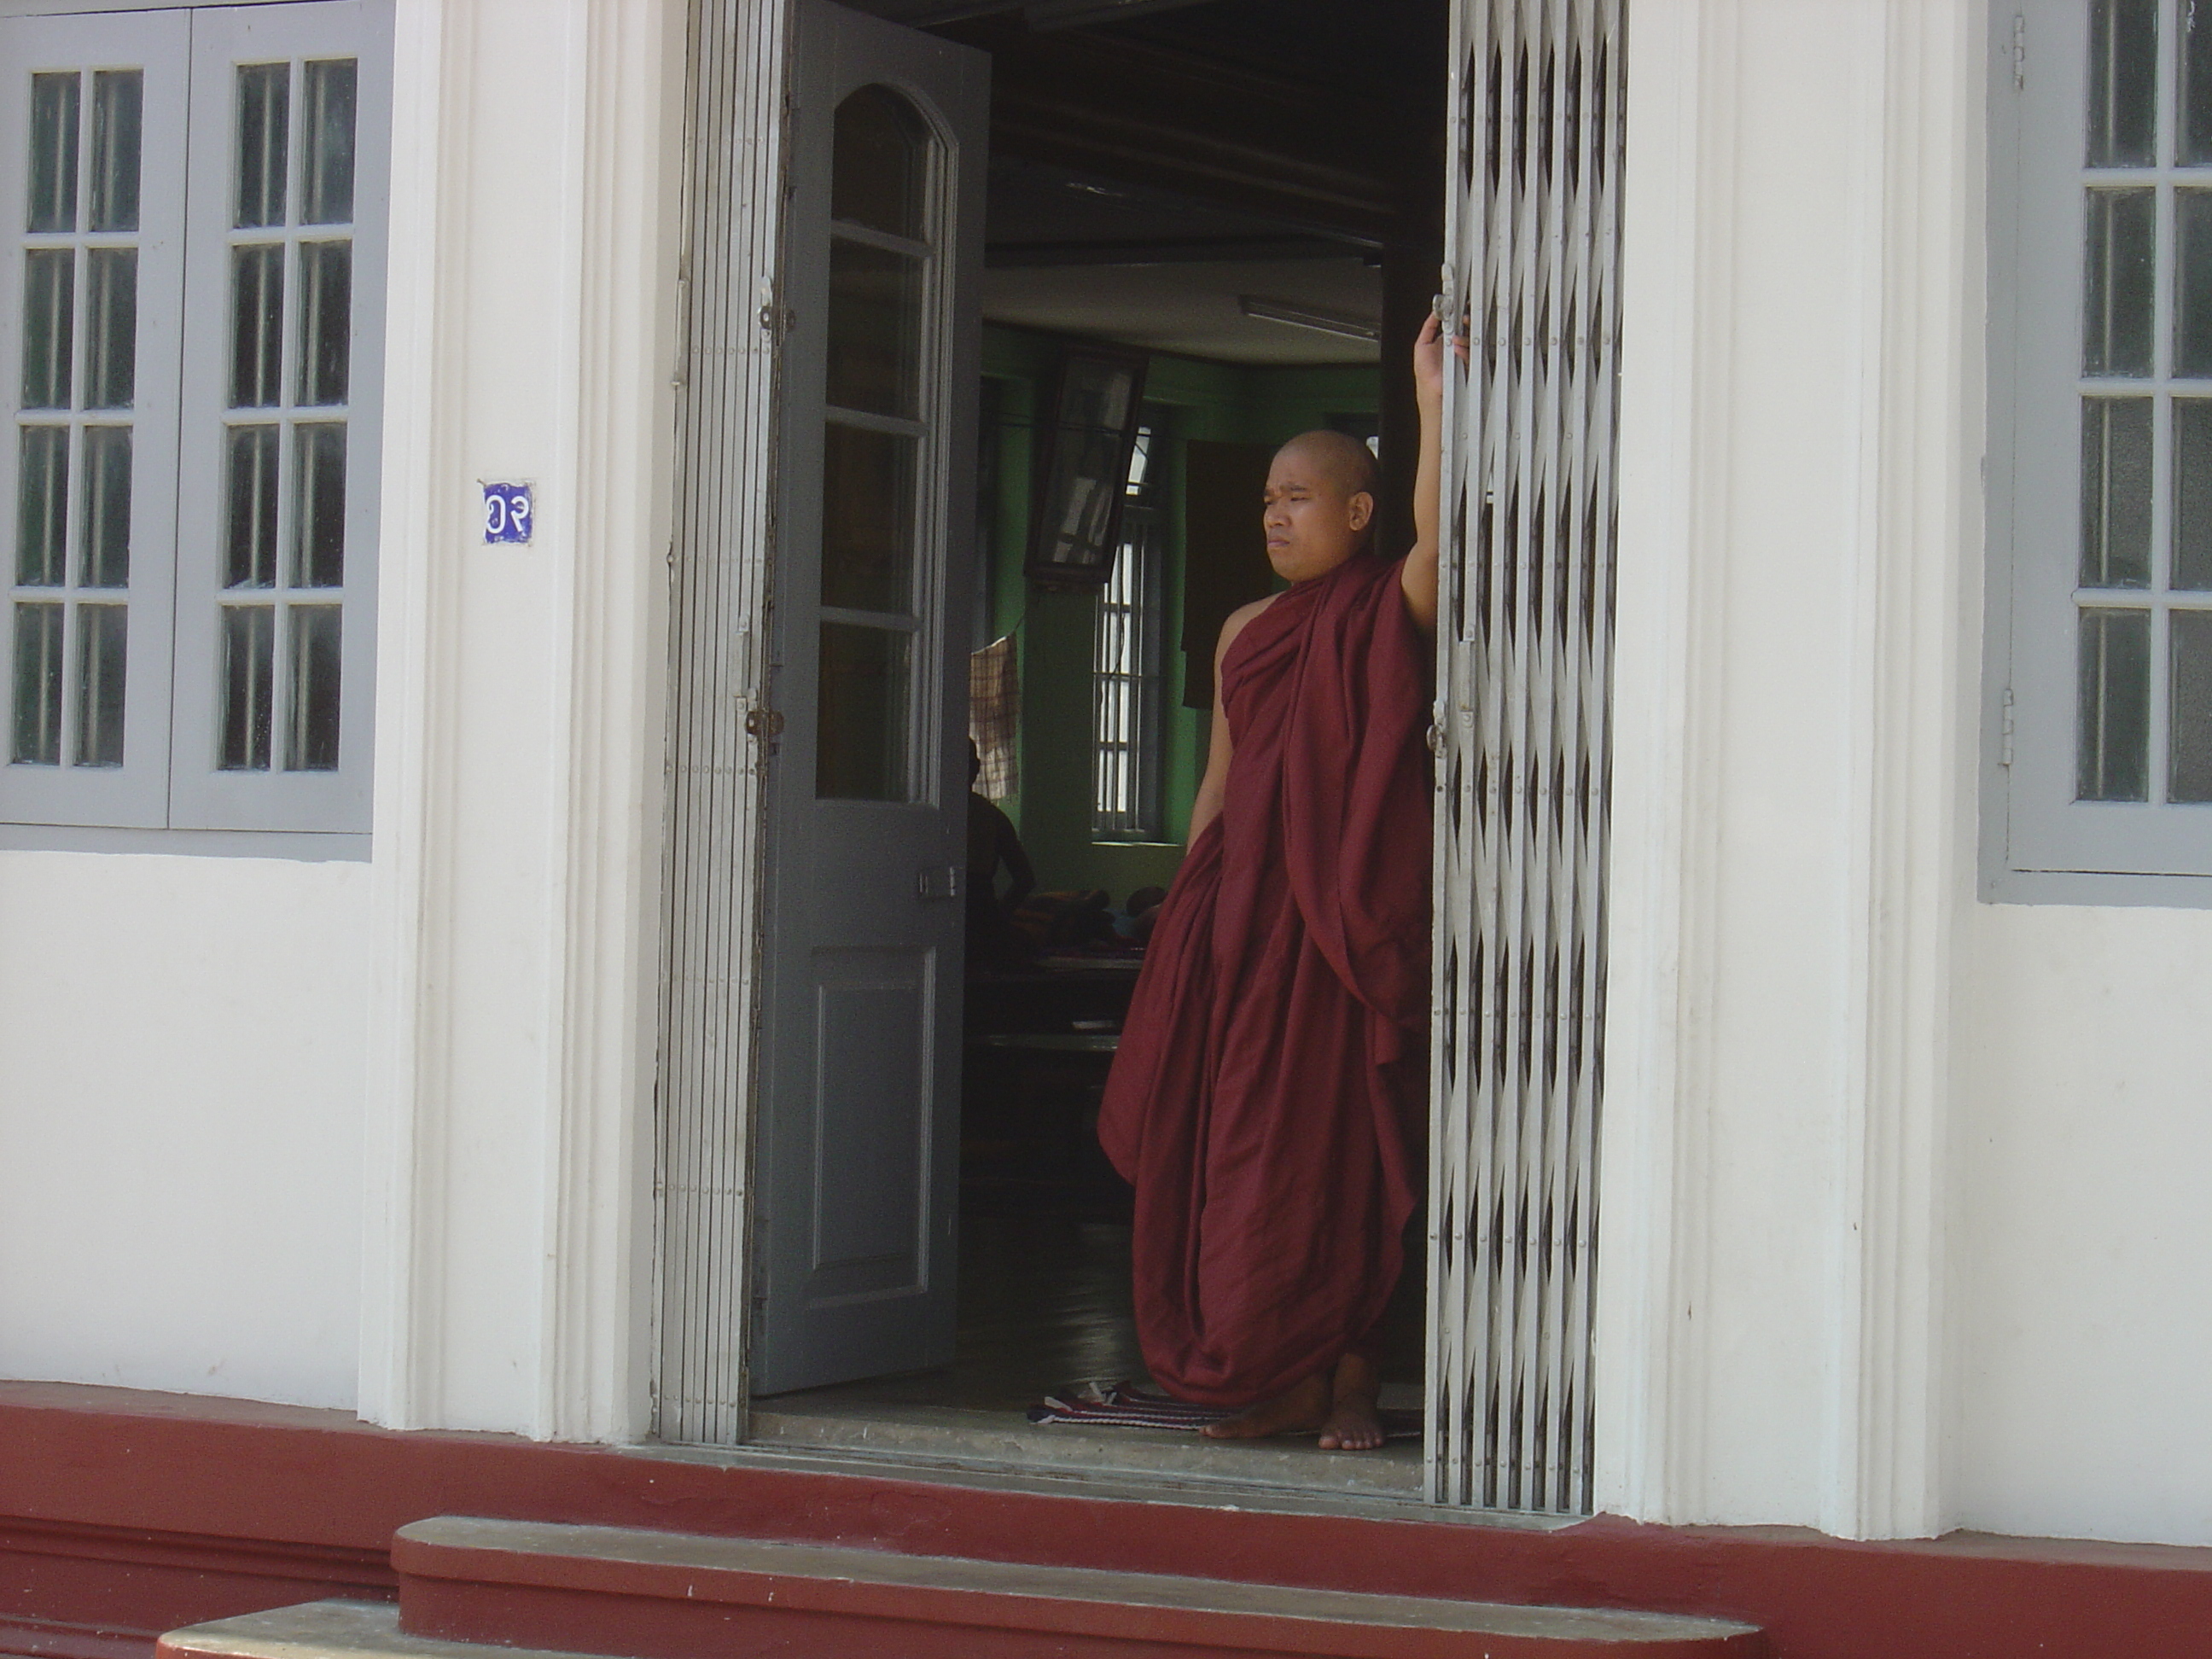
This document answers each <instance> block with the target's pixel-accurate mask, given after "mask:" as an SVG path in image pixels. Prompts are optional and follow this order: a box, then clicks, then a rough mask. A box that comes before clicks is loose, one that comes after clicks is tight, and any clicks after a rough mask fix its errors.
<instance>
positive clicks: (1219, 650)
mask: <svg viewBox="0 0 2212 1659" xmlns="http://www.w3.org/2000/svg"><path fill="white" fill-rule="evenodd" d="M1280 597H1281V596H1280V595H1279V594H1275V593H1270V594H1268V595H1267V598H1266V599H1255V600H1253V601H1252V603H1251V604H1249V605H1238V606H1237V608H1236V609H1235V610H1234V611H1231V612H1230V613H1229V620H1228V621H1227V622H1225V623H1222V624H1221V642H1220V643H1219V644H1218V645H1217V646H1215V647H1213V656H1214V660H1215V661H1217V662H1218V661H1219V660H1220V659H1222V658H1223V657H1224V656H1226V655H1227V654H1228V652H1229V647H1230V645H1231V642H1232V641H1235V639H1236V638H1237V635H1239V634H1242V633H1243V631H1244V626H1245V624H1246V623H1249V622H1250V621H1251V620H1252V618H1253V617H1256V616H1258V615H1259V614H1260V613H1261V611H1265V610H1266V609H1267V607H1268V606H1269V605H1273V604H1274V602H1275V601H1276V599H1279V598H1280Z"/></svg>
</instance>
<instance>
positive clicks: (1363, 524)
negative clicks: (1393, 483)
mask: <svg viewBox="0 0 2212 1659" xmlns="http://www.w3.org/2000/svg"><path fill="white" fill-rule="evenodd" d="M1345 505H1346V508H1347V511H1346V521H1347V522H1348V523H1350V525H1351V526H1352V529H1353V530H1354V531H1355V532H1356V531H1361V530H1364V529H1366V528H1367V526H1368V525H1369V524H1370V523H1371V522H1372V521H1373V520H1374V518H1375V498H1374V497H1373V496H1372V495H1369V494H1368V493H1367V492H1366V491H1365V490H1364V489H1363V490H1361V491H1359V492H1358V494H1357V495H1353V496H1352V499H1351V501H1347V502H1346V504H1345Z"/></svg>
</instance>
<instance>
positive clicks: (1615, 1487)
mask: <svg viewBox="0 0 2212 1659" xmlns="http://www.w3.org/2000/svg"><path fill="white" fill-rule="evenodd" d="M1983 28H1984V21H1983V13H1982V9H1981V8H1979V7H1978V5H1976V4H1974V3H1972V0H1826V3H1806V4H1799V5H1791V6H1773V5H1770V4H1765V3H1747V0H1638V3H1637V4H1636V6H1635V7H1634V8H1633V9H1632V33H1631V39H1630V46H1629V82H1630V91H1629V124H1630V137H1629V166H1628V171H1627V175H1626V182H1627V191H1628V196H1627V215H1628V224H1627V230H1626V271H1625V278H1624V284H1625V285H1624V294H1625V298H1626V324H1625V329H1626V339H1625V346H1624V354H1623V391H1624V404H1625V407H1624V416H1623V428H1622V433H1623V436H1622V444H1623V452H1622V501H1621V523H1622V529H1621V545H1620V593H1619V629H1620V634H1619V638H1620V644H1619V649H1618V657H1617V667H1616V675H1617V678H1616V688H1615V695H1616V700H1617V706H1618V708H1620V725H1619V727H1618V737H1617V747H1616V758H1615V772H1614V828H1613V835H1614V842H1613V845H1614V849H1615V850H1614V863H1613V881H1614V887H1613V944H1612V975H1613V976H1612V982H1611V995H1610V1000H1609V1003H1608V1038H1609V1045H1610V1046H1609V1051H1608V1067H1607V1122H1606V1131H1605V1162H1604V1170H1603V1186H1602V1191H1603V1194H1604V1212H1603V1219H1602V1223H1601V1227H1602V1242H1601V1255H1600V1260H1601V1264H1602V1265H1601V1274H1600V1297H1601V1302H1600V1326H1599V1352H1600V1383H1599V1400H1598V1404H1599V1411H1600V1418H1599V1424H1600V1434H1599V1460H1600V1470H1601V1476H1600V1492H1599V1497H1600V1502H1601V1507H1604V1508H1607V1509H1611V1510H1618V1511H1620V1512H1625V1513H1627V1514H1631V1515H1634V1516H1638V1517H1641V1518H1644V1519H1650V1520H1656V1521H1671V1522H1697V1521H1714V1522H1796V1523H1800V1524H1810V1525H1815V1526H1819V1527H1821V1528H1825V1529H1826V1530H1828V1531H1831V1532H1834V1533H1838V1534H1844V1535H1849V1536H1858V1537H1881V1536H1905V1535H1915V1534H1926V1533H1929V1532H1933V1531H1936V1530H1939V1529H1941V1528H1942V1525H1943V1524H1944V1516H1943V1510H1942V1479H1941V1476H1942V1460H1943V1455H1944V1442H1945V1438H1946V1419H1945V1404H1944V1378H1943V1366H1942V1336H1941V1332H1942V1324H1941V1322H1942V1283H1943V1278H1944V1272H1945V1269H1944V1263H1943V1255H1942V1220H1943V1195H1944V1184H1945V1173H1944V1170H1945V1160H1944V1146H1943V1139H1944V1119H1945V1112H1946V1107H1947V1102H1948V1096H1949V1093H1950V1069H1951V1058H1950V1037H1949V1029H1950V1028H1949V1013H1950V1009H1951V1006H1952V1004H1953V1000H1954V988H1955V987H1954V980H1955V975H1956V971H1957V970H1956V967H1955V963H1954V932H1955V928H1956V926H1957V923H1958V919H1959V918H1960V915H1961V913H1962V910H1963V908H1964V907H1965V906H1966V905H1969V904H1971V903H1972V885H1971V875H1972V851H1971V836H1972V823H1973V817H1972V774H1973V767H1972V754H1973V750H1972V729H1973V728H1972V718H1973V715H1972V710H1973V707H1974V699H1973V696H1972V677H1973V672H1974V667H1975V664H1976V662H1977V660H1978V628H1979V623H1980V609H1979V603H1978V595H1979V586H1978V583H1979V570H1980V552H1979V535H1980V525H1979V512H1978V490H1979V483H1978V455H1979V446H1980V429H1981V408H1980V395H1981V393H1980V380H1979V374H1980V347H1979V341H1980V329H1981V314H1980V313H1981V301H1980V289H1979V282H1980V271H1979V264H1978V246H1979V243H1978V237H1979V234H1980V232H1979V225H1980V220H1981V207H1980V195H1981V192H1980V172H1979V167H1980V132H1981V120H1982V116H1981V108H1982V79H1981V77H1982V75H1983V73H1984V58H1983V54H1982V51H1981V45H1980V43H1981V40H1982V38H1983V35H1982V31H1983Z"/></svg>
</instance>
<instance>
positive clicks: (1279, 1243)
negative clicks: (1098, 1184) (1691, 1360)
mask: <svg viewBox="0 0 2212 1659" xmlns="http://www.w3.org/2000/svg"><path fill="white" fill-rule="evenodd" d="M1454 344H1455V347H1458V343H1457V342H1454ZM1443 348H1444V341H1443V336H1442V332H1441V330H1440V328H1439V325H1437V322H1436V320H1435V319H1433V318H1432V319H1430V322H1429V324H1428V326H1427V327H1426V328H1425V329H1424V330H1423V331H1422V334H1421V337H1420V340H1419V343H1417V344H1416V346H1415V347H1414V353H1413V358H1414V362H1413V368H1414V379H1415V385H1416V387H1417V390H1418V392H1419V402H1420V411H1421V451H1420V465H1419V477H1418V479H1417V482H1416V485H1415V495H1414V500H1413V520H1414V529H1415V540H1414V544H1413V549H1412V550H1411V551H1410V552H1408V553H1407V554H1406V556H1404V557H1402V558H1400V559H1395V560H1392V559H1389V558H1386V557H1383V556H1379V555H1378V554H1377V553H1376V551H1375V550H1374V549H1373V548H1372V547H1371V545H1370V543H1371V540H1372V537H1371V533H1370V532H1371V529H1372V526H1373V522H1374V517H1375V505H1376V489H1377V485H1378V474H1377V469H1376V465H1375V460H1374V458H1373V456H1372V455H1370V453H1369V452H1368V450H1367V448H1366V447H1365V446H1364V445H1363V444H1361V443H1359V442H1358V441H1357V440H1356V439H1352V438H1349V437H1346V435H1343V434H1341V433H1337V432H1310V433H1307V434H1305V435H1304V436H1302V437H1297V438H1293V439H1292V440H1291V441H1290V442H1289V443H1287V444H1285V445H1284V446H1283V447H1282V449H1281V451H1280V452H1279V453H1278V454H1277V455H1276V457H1275V459H1274V464H1273V468H1272V470H1271V471H1270V472H1269V474H1268V478H1267V501H1266V508H1265V524H1266V529H1267V556H1268V559H1269V561H1270V562H1272V563H1273V566H1274V568H1275V571H1276V574H1279V575H1280V576H1282V577H1283V578H1285V580H1288V581H1289V583H1290V584H1291V586H1289V588H1288V589H1287V590H1286V591H1285V592H1279V593H1276V594H1274V595H1273V596H1272V597H1271V598H1268V599H1262V600H1260V601H1258V602H1256V603H1255V604H1252V605H1246V606H1245V607H1243V609H1242V610H1240V611H1237V612H1236V613H1235V614H1233V615H1232V616H1231V617H1230V618H1229V620H1228V622H1227V623H1225V625H1224V626H1223V628H1222V630H1221V640H1220V644H1219V646H1218V647H1217V650H1216V654H1215V659H1214V660H1215V684H1216V687H1217V690H1216V695H1215V702H1214V712H1213V735H1212V746H1211V748H1210V750H1208V754H1207V758H1206V776H1205V779H1204V781H1202V782H1201V783H1200V786H1199V790H1198V796H1197V800H1196V802H1195V804H1194V807H1193V809H1192V812H1191V840H1190V847H1189V850H1188V854H1186V855H1185V857H1184V860H1183V864H1182V870H1181V871H1180V872H1178V873H1177V875H1176V879H1175V884H1174V885H1173V886H1172V887H1171V888H1170V890H1169V892H1168V896H1167V901H1166V902H1165V903H1164V905H1163V906H1162V907H1161V908H1160V911H1159V915H1158V922H1157V925H1156V926H1155V927H1154V929H1153V932H1152V939H1151V943H1150V945H1149V948H1148V949H1147V951H1146V961H1145V967H1144V971H1143V974H1142V975H1141V976H1140V977H1139V980H1138V982H1137V987H1136V991H1135V994H1134V998H1133V1001H1132V1004H1131V1006H1130V1010H1129V1014H1128V1018H1127V1022H1126V1023H1125V1024H1124V1027H1123V1031H1122V1036H1121V1047H1120V1049H1119V1052H1118V1053H1117V1054H1116V1055H1115V1064H1114V1070H1113V1073H1112V1075H1111V1077H1110V1078H1109V1080H1108V1083H1107V1087H1106V1095H1105V1099H1104V1102H1103V1106H1102V1109H1101V1110H1100V1114H1099V1122H1098V1133H1099V1139H1100V1140H1101V1141H1102V1142H1103V1145H1104V1146H1105V1150H1106V1153H1107V1156H1108V1157H1109V1158H1111V1159H1112V1160H1113V1163H1114V1165H1115V1168H1116V1169H1117V1170H1120V1171H1121V1174H1122V1176H1124V1177H1125V1178H1126V1179H1127V1180H1128V1181H1129V1182H1130V1183H1131V1184H1132V1185H1133V1187H1134V1188H1136V1194H1137V1196H1136V1215H1135V1227H1134V1233H1133V1255H1134V1267H1133V1273H1134V1280H1135V1283H1134V1291H1135V1304H1136V1315H1137V1328H1138V1334H1139V1337H1140V1339H1141V1340H1142V1341H1143V1344H1144V1352H1145V1359H1146V1365H1147V1366H1148V1367H1149V1369H1150V1370H1151V1372H1152V1379H1153V1381H1154V1382H1155V1383H1158V1385H1160V1386H1161V1387H1162V1388H1164V1389H1166V1390H1167V1391H1168V1392H1169V1393H1170V1394H1172V1395H1176V1397H1178V1398H1180V1399H1183V1400H1188V1401H1195V1402H1198V1403H1201V1404H1206V1405H1216V1406H1231V1407H1239V1408H1241V1409H1240V1410H1239V1411H1238V1413H1237V1415H1235V1416H1233V1417H1231V1418H1229V1419H1226V1420H1225V1421H1224V1422H1221V1423H1218V1424H1216V1425H1213V1426H1212V1427H1211V1428H1209V1429H1208V1430H1207V1431H1206V1432H1207V1433H1208V1434H1211V1435H1213V1436H1216V1437H1223V1438H1249V1437H1258V1436H1263V1435H1271V1434H1279V1433H1288V1432H1297V1431H1312V1430H1319V1431H1320V1432H1321V1444H1322V1446H1323V1447H1324V1448H1328V1449H1343V1450H1364V1449H1370V1448H1372V1447H1375V1446H1379V1445H1381V1444H1382V1443H1383V1429H1382V1426H1381V1424H1380V1421H1379V1420H1378V1416H1377V1412H1376V1388H1377V1363H1376V1362H1377V1358H1378V1356H1377V1352H1376V1347H1377V1344H1376V1335H1377V1327H1378V1325H1379V1324H1380V1322H1381V1320H1382V1317H1383V1310H1384V1308H1385V1306H1386V1304H1388V1303H1389V1299H1390V1293H1391V1291H1392V1289H1393V1288H1394V1286H1395V1285H1396V1283H1397V1279H1398V1275H1399V1272H1400V1269H1401V1267H1402V1266H1403V1255H1404V1250H1403V1245H1402V1243H1401V1238H1402V1235H1403V1232H1404V1230H1405V1226H1406V1223H1407V1218H1408V1217H1410V1216H1411V1214H1412V1213H1413V1206H1414V1201H1415V1194H1416V1189H1417V1184H1418V1177H1417V1175H1416V1162H1415V1159H1416V1150H1415V1149H1416V1147H1417V1145H1418V1142H1419V1128H1420V1120H1421V1116H1422V1112H1423V1106H1424V1103H1425V1098H1426V1090H1425V1077H1426V1066H1427V1059H1428V1027H1429V974H1428V949H1429V929H1430V898H1429V867H1430V866H1429V860H1430V846H1429V817H1430V787H1431V786H1430V770H1429V756H1428V751H1427V749H1426V746H1425V741H1424V739H1425V733H1426V731H1427V727H1428V723H1429V707H1430V702H1431V696H1432V695H1433V693H1432V690H1431V676H1432V669H1431V660H1432V658H1431V651H1432V643H1433V640H1434V636H1435V631H1436V617H1437V495H1438V483H1437V460H1438V447H1439V443H1440V435H1441V428H1442V424H1443V414H1442V404H1443ZM1458 349H1460V351H1461V355H1462V357H1463V356H1464V348H1463V347H1458Z"/></svg>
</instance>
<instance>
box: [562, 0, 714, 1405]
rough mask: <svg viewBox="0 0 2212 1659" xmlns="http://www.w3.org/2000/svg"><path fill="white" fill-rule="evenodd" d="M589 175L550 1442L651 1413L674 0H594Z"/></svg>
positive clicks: (587, 108) (583, 56)
mask: <svg viewBox="0 0 2212 1659" xmlns="http://www.w3.org/2000/svg"><path fill="white" fill-rule="evenodd" d="M575 21H576V33H577V35H578V40H577V52H578V61H579V63H580V64H581V65H582V66H583V68H584V70H585V71H586V80H585V83H584V85H583V88H582V89H581V90H582V98H581V100H580V101H581V107H582V111H583V117H584V118H583V122H582V124H581V131H580V133H579V134H578V149H579V152H580V154H579V155H578V156H577V158H576V171H577V174H578V177H579V179H580V185H581V186H582V187H581V190H580V192H579V196H580V199H579V202H578V213H577V220H578V224H577V246H578V247H579V249H580V254H581V258H580V262H579V263H580V270H579V273H578V274H579V276H580V283H579V289H580V293H579V303H578V306H577V308H576V313H575V319H574V322H575V340H574V362H575V365H576V374H575V380H574V385H575V396H574V401H573V402H572V403H570V404H568V412H569V414H570V416H571V434H572V440H571V441H572V445H573V449H572V459H571V461H570V464H569V465H568V468H567V471H568V476H569V477H570V479H571V481H572V484H573V489H574V500H575V514H576V535H575V540H574V562H575V563H574V575H573V580H571V581H570V582H569V583H568V586H566V587H565V588H564V590H563V591H562V610H563V611H564V613H565V614H564V615H563V616H562V618H561V632H562V636H563V637H565V638H566V639H567V640H568V641H569V650H568V653H567V655H566V657H565V658H564V659H562V669H563V670H564V673H563V674H562V678H565V679H566V681H567V688H566V689H567V694H568V695H567V697H566V704H567V711H566V712H567V719H568V742H567V744H566V746H565V749H564V751H563V753H564V759H565V761H566V769H567V773H568V775H567V778H566V786H567V787H566V789H565V792H564V793H565V802H564V805H565V806H566V809H567V810H566V811H565V814H564V815H563V818H562V823H561V830H562V840H563V843H564V844H563V847H562V860H561V861H562V866H563V868H564V871H565V880H564V882H563V888H564V891H563V894H562V901H563V902H562V918H561V920H562V927H561V930H560V935H559V943H558V945H557V946H556V958H557V960H558V962H559V963H560V969H561V974H562V996H561V1006H559V1008H558V1009H556V1010H555V1011H554V1013H555V1017H556V1020H557V1021H558V1024H557V1026H556V1029H557V1030H559V1031H560V1033H561V1042H560V1046H559V1048H558V1050H557V1055H556V1075H555V1076H554V1078H553V1079H551V1082H552V1085H553V1102H554V1105H555V1109H556V1113H557V1118H558V1121H557V1130H556V1141H555V1144H554V1152H555V1157H554V1158H553V1159H552V1161H551V1166H550V1168H549V1170H548V1171H547V1173H548V1176H549V1181H548V1187H547V1192H546V1213H545V1218H544V1219H545V1230H546V1239H545V1244H546V1255H547V1259H548V1261H549V1262H550V1268H551V1271H550V1273H549V1274H548V1276H547V1283H546V1287H545V1288H546V1297H545V1300H546V1305H545V1326H546V1347H547V1353H546V1358H545V1364H544V1370H543V1372H542V1373H541V1376H540V1383H539V1387H540V1390H541V1393H540V1401H539V1420H540V1422H541V1424H542V1425H544V1432H545V1433H547V1434H549V1435H550V1436H552V1437H555V1438H556V1439H565V1440H632V1439H636V1438H640V1437H642V1436H643V1435H644V1433H645V1432H646V1431H647V1426H648V1424H649V1421H650V1417H651V1394H650V1387H649V1382H650V1376H651V1371H650V1352H651V1349H650V1337H651V1329H652V1310H651V1294H652V1283H653V1262H652V1250H653V1212H652V1203H651V1190H650V1188H651V1171H652V1169H653V1072H654V1049H655V1044H656V1042H657V1037H658V1030H657V1021H656V1018H655V1012H656V1007H657V1003H656V1000H655V995H656V988H655V987H656V984H657V969H658V964H659V918H660V903H659V891H660V878H661V872H660V839H661V831H660V824H661V812H662V806H661V799H662V783H663V765H662V762H663V757H664V754H665V735H664V734H665V724H666V716H665V689H666V675H665V664H666V659H667V644H666V641H667V623H668V614H667V613H668V606H667V598H668V558H669V537H670V533H671V527H670V509H671V469H672V465H673V461H674V432H675V402H674V392H673V385H672V376H671V368H672V366H673V363H674V359H675V351H676V344H675V337H676V320H677V319H676V304H675V301H676V295H675V290H674V282H675V272H676V269H677V258H678V254H677V249H678V230H679V221H678V214H677V212H676V211H675V208H676V180H677V179H678V175H679V169H680V157H681V155H682V148H683V122H682V114H683V108H684V40H685V33H686V31H685V8H684V4H683V3H682V0H655V3H652V4H640V3H637V0H592V3H591V4H590V5H589V7H588V9H580V10H579V12H578V13H577V15H576V20H575Z"/></svg>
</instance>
